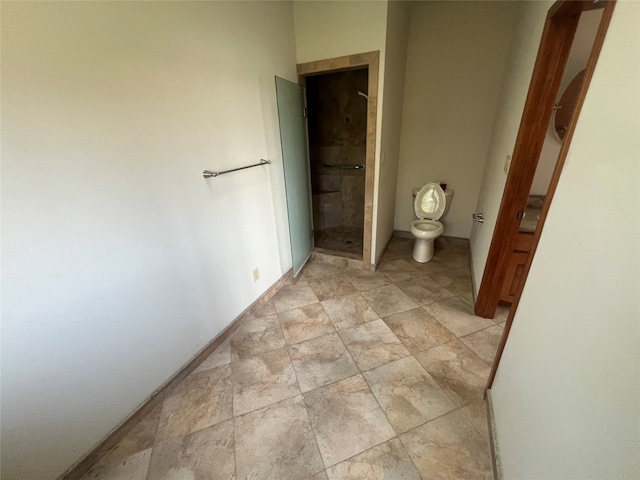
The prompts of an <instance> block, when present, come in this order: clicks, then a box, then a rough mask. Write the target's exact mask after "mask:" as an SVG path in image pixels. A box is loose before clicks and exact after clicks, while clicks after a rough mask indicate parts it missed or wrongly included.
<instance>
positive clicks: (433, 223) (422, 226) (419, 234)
mask: <svg viewBox="0 0 640 480" xmlns="http://www.w3.org/2000/svg"><path fill="white" fill-rule="evenodd" d="M413 194H414V197H415V200H414V202H413V209H414V210H415V212H416V216H417V217H418V219H417V220H414V221H413V222H411V233H412V234H413V236H414V237H415V238H416V240H415V243H414V244H413V253H412V256H413V259H414V260H415V261H416V262H420V263H427V262H428V261H430V260H431V259H432V258H433V242H434V240H435V239H436V238H438V237H439V236H440V235H442V233H443V232H444V226H443V225H442V223H440V222H439V220H440V218H442V217H443V216H444V215H446V213H447V211H448V210H449V206H450V205H451V198H452V197H453V190H447V191H446V192H445V191H444V190H442V188H441V187H440V185H439V184H438V183H427V184H426V185H424V186H423V187H422V188H419V189H418V188H414V191H413Z"/></svg>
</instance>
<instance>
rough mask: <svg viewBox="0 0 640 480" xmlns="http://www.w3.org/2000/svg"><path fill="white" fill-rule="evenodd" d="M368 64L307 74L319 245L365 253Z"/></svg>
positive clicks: (312, 169)
mask: <svg viewBox="0 0 640 480" xmlns="http://www.w3.org/2000/svg"><path fill="white" fill-rule="evenodd" d="M367 84H368V71H367V68H360V69H355V70H346V71H340V72H333V73H328V74H320V75H313V76H308V77H306V95H307V110H308V119H307V120H308V131H309V160H310V167H311V169H310V171H311V192H312V200H313V201H312V203H313V225H314V237H315V238H314V241H315V246H316V248H319V249H324V250H328V251H331V252H335V253H338V254H341V255H346V256H351V255H354V256H358V257H359V258H361V257H362V245H363V232H364V198H365V165H366V140H367V108H368V94H367Z"/></svg>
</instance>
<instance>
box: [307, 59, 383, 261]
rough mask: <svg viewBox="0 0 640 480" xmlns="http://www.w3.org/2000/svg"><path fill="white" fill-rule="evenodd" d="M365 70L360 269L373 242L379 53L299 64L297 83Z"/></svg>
mask: <svg viewBox="0 0 640 480" xmlns="http://www.w3.org/2000/svg"><path fill="white" fill-rule="evenodd" d="M362 67H368V73H369V74H368V85H367V88H368V92H367V95H368V96H369V99H368V101H367V142H366V154H365V184H364V225H363V230H364V232H363V239H362V263H363V267H364V268H369V267H370V266H371V245H372V239H373V188H374V179H375V168H376V123H377V120H378V76H379V69H380V52H379V51H377V50H376V51H374V52H366V53H359V54H356V55H346V56H343V57H336V58H328V59H324V60H317V61H315V62H307V63H299V64H298V66H297V70H298V81H299V83H300V85H302V86H305V85H306V83H305V78H306V77H307V76H310V75H317V74H320V73H334V72H340V71H344V70H353V69H356V68H362Z"/></svg>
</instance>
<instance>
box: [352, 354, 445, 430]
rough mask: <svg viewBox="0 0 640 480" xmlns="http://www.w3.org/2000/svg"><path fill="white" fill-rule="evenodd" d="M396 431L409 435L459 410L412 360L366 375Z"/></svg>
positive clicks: (372, 371)
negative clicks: (418, 428) (422, 426)
mask: <svg viewBox="0 0 640 480" xmlns="http://www.w3.org/2000/svg"><path fill="white" fill-rule="evenodd" d="M363 375H364V378H365V379H366V380H367V383H368V384H369V386H370V388H371V391H372V392H373V394H374V395H375V397H376V398H377V399H378V403H379V404H380V406H381V407H382V410H384V413H385V414H386V415H387V418H388V419H389V422H390V423H391V425H392V426H393V428H394V429H395V430H396V432H398V433H401V432H406V431H407V430H410V429H412V428H415V427H417V426H418V425H422V424H423V423H425V422H427V421H429V420H433V419H434V418H437V417H439V416H440V415H443V414H445V413H447V412H450V411H451V410H454V409H455V408H456V405H455V404H454V403H453V402H452V401H451V400H450V399H449V397H448V396H447V395H446V394H445V393H444V391H443V390H442V389H441V388H440V387H439V386H438V384H437V383H436V382H435V380H434V379H433V378H431V376H430V375H429V374H428V373H427V372H426V371H425V369H424V368H422V365H420V364H419V363H418V361H417V360H416V359H415V358H413V357H407V358H403V359H401V360H397V361H395V362H391V363H388V364H386V365H382V366H381V367H378V368H374V369H373V370H369V371H368V372H364V373H363Z"/></svg>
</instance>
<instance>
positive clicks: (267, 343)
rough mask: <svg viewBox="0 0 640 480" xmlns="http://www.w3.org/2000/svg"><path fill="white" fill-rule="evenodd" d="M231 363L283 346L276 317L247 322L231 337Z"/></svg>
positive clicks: (283, 342) (282, 338)
mask: <svg viewBox="0 0 640 480" xmlns="http://www.w3.org/2000/svg"><path fill="white" fill-rule="evenodd" d="M230 343H231V359H232V360H233V361H237V360H241V359H243V358H247V357H251V356H256V355H261V354H263V353H266V352H269V351H271V350H277V349H278V348H282V347H284V345H285V340H284V336H283V334H282V328H281V327H280V322H279V321H278V317H277V316H276V315H271V316H268V317H263V318H255V319H253V320H248V321H246V322H244V323H243V324H242V326H241V327H240V328H239V329H238V330H236V331H235V332H234V334H233V335H232V336H231V340H230Z"/></svg>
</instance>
